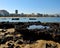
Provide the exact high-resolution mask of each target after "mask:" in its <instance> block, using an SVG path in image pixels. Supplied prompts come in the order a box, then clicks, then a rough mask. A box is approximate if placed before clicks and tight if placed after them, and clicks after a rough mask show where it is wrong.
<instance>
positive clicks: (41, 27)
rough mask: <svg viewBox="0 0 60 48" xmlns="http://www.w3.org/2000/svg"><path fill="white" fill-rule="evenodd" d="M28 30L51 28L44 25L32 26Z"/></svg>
mask: <svg viewBox="0 0 60 48" xmlns="http://www.w3.org/2000/svg"><path fill="white" fill-rule="evenodd" d="M27 28H28V29H44V28H46V29H49V28H50V27H49V26H42V25H31V26H29V27H27Z"/></svg>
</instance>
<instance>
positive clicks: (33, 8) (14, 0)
mask: <svg viewBox="0 0 60 48" xmlns="http://www.w3.org/2000/svg"><path fill="white" fill-rule="evenodd" d="M2 9H5V10H7V11H9V12H10V13H14V11H15V10H16V9H17V10H19V13H22V12H23V13H42V14H55V13H58V14H59V13H60V0H0V10H2Z"/></svg>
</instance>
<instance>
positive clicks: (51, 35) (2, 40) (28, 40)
mask: <svg viewBox="0 0 60 48" xmlns="http://www.w3.org/2000/svg"><path fill="white" fill-rule="evenodd" d="M31 25H43V26H49V27H50V28H49V29H47V28H43V29H27V27H29V26H31ZM2 30H3V31H2ZM37 40H52V41H55V42H58V43H60V23H41V22H24V23H23V22H20V23H0V45H1V44H7V46H8V47H10V48H14V46H15V44H20V45H21V44H32V43H34V42H36V41H37ZM9 41H11V42H9ZM12 41H13V42H12ZM13 43H15V44H13ZM47 45H48V44H47ZM48 46H49V45H48ZM18 47H19V46H16V48H18Z"/></svg>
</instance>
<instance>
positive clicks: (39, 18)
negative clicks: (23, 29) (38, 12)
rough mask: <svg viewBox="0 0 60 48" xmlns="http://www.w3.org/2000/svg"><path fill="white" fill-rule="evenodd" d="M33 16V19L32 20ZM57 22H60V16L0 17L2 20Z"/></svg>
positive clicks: (0, 20)
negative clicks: (16, 18) (17, 18)
mask: <svg viewBox="0 0 60 48" xmlns="http://www.w3.org/2000/svg"><path fill="white" fill-rule="evenodd" d="M30 18H32V20H30ZM38 21H40V22H51V23H52V22H55V23H60V17H20V18H19V20H12V18H8V17H7V18H0V22H38Z"/></svg>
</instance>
